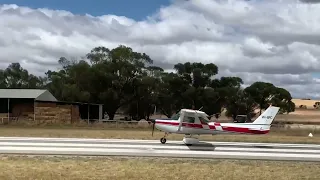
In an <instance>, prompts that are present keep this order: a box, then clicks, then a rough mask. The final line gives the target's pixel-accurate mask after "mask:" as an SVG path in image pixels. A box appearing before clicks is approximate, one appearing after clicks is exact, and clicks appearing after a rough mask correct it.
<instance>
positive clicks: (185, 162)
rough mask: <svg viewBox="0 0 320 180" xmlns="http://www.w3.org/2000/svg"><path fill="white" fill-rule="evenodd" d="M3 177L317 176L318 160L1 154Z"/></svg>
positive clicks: (234, 179)
mask: <svg viewBox="0 0 320 180" xmlns="http://www.w3.org/2000/svg"><path fill="white" fill-rule="evenodd" d="M0 158H1V161H0V168H1V173H0V179H2V180H13V179H15V180H27V179H28V180H29V179H32V180H40V179H45V180H62V179H68V180H79V179H81V180H100V179H110V180H111V179H112V180H127V179H130V180H141V179H143V180H149V179H150V180H151V179H152V180H154V179H156V180H167V179H172V180H175V179H184V180H196V179H198V180H204V179H208V180H209V179H210V180H212V179H217V180H238V179H244V180H245V179H254V180H269V179H277V180H289V179H290V180H303V179H308V180H318V179H319V172H320V164H319V163H307V162H279V161H236V160H191V159H164V158H163V159H162V158H157V159H152V158H120V157H90V158H89V157H86V158H84V157H83V158H73V157H41V156H40V157H37V156H35V157H23V156H0Z"/></svg>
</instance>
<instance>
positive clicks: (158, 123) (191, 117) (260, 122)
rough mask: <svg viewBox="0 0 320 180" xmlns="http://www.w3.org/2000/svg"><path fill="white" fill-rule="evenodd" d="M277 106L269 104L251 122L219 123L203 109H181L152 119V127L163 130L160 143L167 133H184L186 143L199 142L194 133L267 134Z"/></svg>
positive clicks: (277, 109)
mask: <svg viewBox="0 0 320 180" xmlns="http://www.w3.org/2000/svg"><path fill="white" fill-rule="evenodd" d="M279 109H280V108H279V107H275V106H271V105H270V106H269V107H268V108H267V109H266V110H265V111H264V112H263V113H262V114H261V115H260V116H259V117H258V118H257V119H256V120H254V121H253V122H252V123H219V122H212V121H209V119H208V118H207V117H208V115H207V114H206V113H205V112H203V111H198V110H192V109H181V110H180V112H179V113H177V114H176V115H174V116H173V117H171V118H170V119H155V120H153V121H152V122H153V129H152V135H153V131H154V128H157V129H159V130H160V131H163V132H165V135H164V137H162V138H161V139H160V142H161V143H162V144H165V143H166V137H167V135H168V134H171V133H175V134H185V137H184V138H183V142H184V143H185V144H186V145H192V144H196V143H198V142H199V139H198V138H197V137H196V135H200V134H211V135H215V134H222V133H236V134H252V135H257V134H267V133H268V132H269V131H270V126H271V123H272V121H273V120H274V118H275V116H276V115H277V113H278V111H279Z"/></svg>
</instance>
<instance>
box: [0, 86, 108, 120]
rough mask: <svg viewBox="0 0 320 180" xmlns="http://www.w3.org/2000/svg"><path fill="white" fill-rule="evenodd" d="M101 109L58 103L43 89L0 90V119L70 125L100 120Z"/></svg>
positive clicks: (94, 105) (77, 104)
mask: <svg viewBox="0 0 320 180" xmlns="http://www.w3.org/2000/svg"><path fill="white" fill-rule="evenodd" d="M84 106H85V108H84ZM102 109H103V108H102V104H89V103H81V102H63V101H58V100H57V99H56V98H55V97H54V96H53V95H52V94H51V93H50V92H49V91H48V90H45V89H0V118H8V119H24V120H34V121H35V120H39V121H50V122H53V121H54V122H57V121H59V122H60V121H64V122H70V123H72V122H78V121H79V120H81V119H84V118H85V119H86V120H89V118H90V117H92V118H95V119H99V120H101V119H102V114H103V112H102ZM90 110H91V112H90Z"/></svg>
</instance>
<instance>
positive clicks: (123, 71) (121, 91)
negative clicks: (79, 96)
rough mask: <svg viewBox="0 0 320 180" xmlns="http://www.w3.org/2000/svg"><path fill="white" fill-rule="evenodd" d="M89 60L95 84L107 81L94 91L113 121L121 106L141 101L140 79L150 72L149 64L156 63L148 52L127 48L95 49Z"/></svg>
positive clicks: (121, 46)
mask: <svg viewBox="0 0 320 180" xmlns="http://www.w3.org/2000/svg"><path fill="white" fill-rule="evenodd" d="M87 58H88V59H89V60H90V61H91V62H93V66H92V67H93V71H94V73H95V75H96V76H94V77H97V79H96V80H95V81H94V82H97V83H98V82H99V81H100V80H102V82H105V84H101V81H100V83H98V84H96V85H95V88H94V89H96V91H95V92H96V95H97V97H99V99H100V102H102V103H103V104H104V109H105V111H106V112H107V113H108V115H109V117H110V119H113V118H114V115H115V113H116V111H117V110H118V109H119V108H120V107H122V106H124V105H126V104H128V103H131V102H132V101H134V100H135V99H137V98H138V97H137V94H136V93H134V92H136V91H137V88H138V85H139V78H141V77H142V76H143V73H144V72H145V71H146V64H152V63H153V61H152V60H151V58H150V57H149V56H148V55H146V54H145V53H138V52H135V51H133V50H132V49H131V48H130V47H126V46H123V45H120V46H118V47H117V48H115V49H112V50H109V49H108V48H104V47H97V48H94V49H93V50H91V52H90V53H88V54H87ZM98 85H99V86H100V87H97V86H98Z"/></svg>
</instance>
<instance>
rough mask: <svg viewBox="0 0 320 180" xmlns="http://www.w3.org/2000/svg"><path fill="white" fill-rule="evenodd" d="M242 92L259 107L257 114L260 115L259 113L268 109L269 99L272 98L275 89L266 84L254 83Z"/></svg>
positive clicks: (271, 85)
mask: <svg viewBox="0 0 320 180" xmlns="http://www.w3.org/2000/svg"><path fill="white" fill-rule="evenodd" d="M244 91H245V92H246V93H247V94H248V95H249V96H251V97H252V98H253V100H254V101H255V102H256V103H257V104H258V105H259V108H260V111H259V114H260V115H261V111H262V110H263V109H266V108H268V107H269V104H270V102H271V99H272V98H274V95H275V94H276V87H275V86H274V85H273V84H271V83H267V82H255V83H253V84H252V85H251V86H249V87H247V88H245V89H244Z"/></svg>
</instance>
